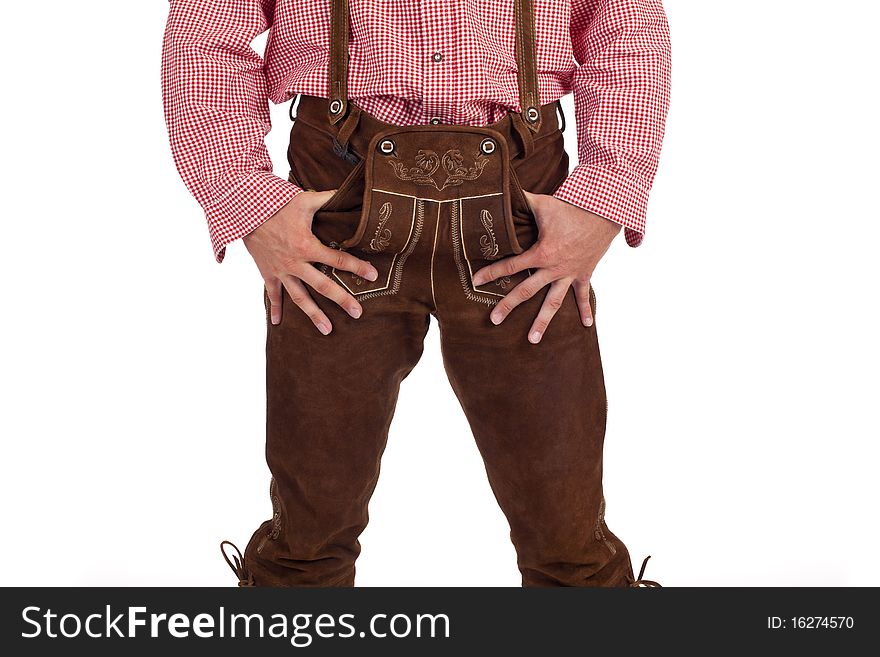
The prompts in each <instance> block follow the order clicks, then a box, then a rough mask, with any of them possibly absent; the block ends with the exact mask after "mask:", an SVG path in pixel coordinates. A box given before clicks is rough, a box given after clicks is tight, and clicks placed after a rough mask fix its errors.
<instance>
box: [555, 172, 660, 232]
mask: <svg viewBox="0 0 880 657" xmlns="http://www.w3.org/2000/svg"><path fill="white" fill-rule="evenodd" d="M648 192H649V190H647V189H645V188H644V185H641V184H639V183H637V182H635V181H633V180H632V179H631V178H627V177H625V176H623V175H621V174H619V173H616V172H614V171H611V170H610V169H607V168H604V167H596V166H588V165H578V166H576V167H575V168H574V170H572V172H571V173H570V174H569V176H568V177H567V178H566V179H565V180H564V181H563V182H562V184H561V185H560V186H559V188H558V189H557V190H556V192H554V194H553V196H555V197H556V198H558V199H560V200H562V201H566V202H567V203H571V204H572V205H576V206H578V207H579V208H582V209H584V210H587V211H588V212H592V213H593V214H597V215H599V216H600V217H603V218H605V219H608V220H610V221H613V222H614V223H616V224H620V225H621V226H623V228H624V231H623V232H624V237H625V238H626V243H627V244H629V245H630V246H638V245H639V244H641V243H642V238H643V237H644V234H645V215H646V213H647V209H648Z"/></svg>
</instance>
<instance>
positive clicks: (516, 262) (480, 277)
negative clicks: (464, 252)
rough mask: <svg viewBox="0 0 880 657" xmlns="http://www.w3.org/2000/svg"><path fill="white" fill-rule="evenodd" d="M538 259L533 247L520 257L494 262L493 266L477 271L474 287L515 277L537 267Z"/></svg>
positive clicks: (510, 257)
mask: <svg viewBox="0 0 880 657" xmlns="http://www.w3.org/2000/svg"><path fill="white" fill-rule="evenodd" d="M536 257H537V256H536V254H535V252H534V247H532V248H531V249H529V250H528V251H524V252H522V253H520V254H519V255H515V256H509V257H507V258H504V259H503V260H499V261H498V262H493V263H492V264H491V265H487V266H485V267H483V268H482V269H478V270H477V272H476V273H475V274H474V278H473V281H474V285H483V284H484V283H488V282H489V281H494V280H495V279H496V278H502V277H503V276H513V275H514V274H518V273H519V272H521V271H525V270H526V269H528V268H529V267H533V266H534V265H535V260H536Z"/></svg>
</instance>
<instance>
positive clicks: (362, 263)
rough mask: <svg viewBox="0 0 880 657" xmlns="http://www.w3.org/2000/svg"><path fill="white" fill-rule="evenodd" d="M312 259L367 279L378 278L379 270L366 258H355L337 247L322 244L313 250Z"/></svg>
mask: <svg viewBox="0 0 880 657" xmlns="http://www.w3.org/2000/svg"><path fill="white" fill-rule="evenodd" d="M312 261H313V262H319V263H321V264H323V265H330V266H331V267H335V268H336V269H338V270H340V271H350V272H351V273H352V274H357V275H358V276H360V277H361V278H366V279H367V280H368V281H375V280H376V279H377V278H379V272H378V271H376V268H375V267H373V265H371V264H370V263H369V262H367V261H366V260H361V259H360V258H355V257H354V256H353V255H351V254H350V253H346V252H345V251H340V250H339V249H331V248H330V247H329V246H324V245H323V244H321V245H320V246H319V247H318V248H317V250H316V251H315V253H314V255H313V256H312Z"/></svg>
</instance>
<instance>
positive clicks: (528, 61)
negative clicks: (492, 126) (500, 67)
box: [515, 0, 541, 133]
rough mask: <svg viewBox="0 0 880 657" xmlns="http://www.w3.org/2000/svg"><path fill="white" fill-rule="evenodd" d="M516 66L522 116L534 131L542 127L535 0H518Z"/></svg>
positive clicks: (516, 8)
mask: <svg viewBox="0 0 880 657" xmlns="http://www.w3.org/2000/svg"><path fill="white" fill-rule="evenodd" d="M515 14H516V68H517V71H518V82H519V102H520V105H521V107H522V117H523V119H524V120H525V123H526V125H527V126H528V127H529V129H530V130H531V131H532V132H535V133H537V132H538V131H540V129H541V102H540V98H539V88H538V53H537V48H538V43H537V40H536V35H535V2H534V0H516V7H515Z"/></svg>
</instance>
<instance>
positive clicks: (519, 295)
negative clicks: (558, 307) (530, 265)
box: [489, 269, 553, 325]
mask: <svg viewBox="0 0 880 657" xmlns="http://www.w3.org/2000/svg"><path fill="white" fill-rule="evenodd" d="M551 282H553V275H552V274H551V273H550V271H549V270H548V269H539V270H538V271H537V272H536V273H534V274H532V275H531V276H529V277H528V278H527V279H526V280H524V281H523V282H522V283H520V284H519V285H517V286H516V287H515V288H513V289H512V290H511V291H510V292H508V293H507V296H506V297H504V298H503V299H501V301H499V302H498V303H497V304H496V305H495V309H494V310H493V311H492V313H491V314H490V315H489V319H490V320H492V323H493V324H496V325H497V324H500V323H501V322H503V321H504V320H505V319H506V318H507V316H508V315H509V314H510V312H511V311H512V310H513V309H514V308H516V307H517V306H518V305H520V304H521V303H523V302H525V301H528V300H529V299H531V298H532V297H533V296H535V295H536V294H537V293H538V292H539V291H540V290H541V288H543V287H544V286H545V285H547V284H548V283H551Z"/></svg>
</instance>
